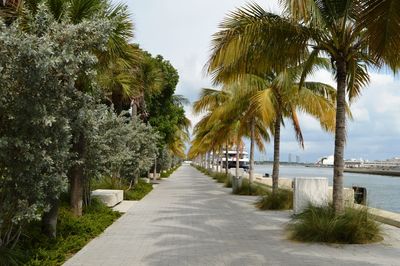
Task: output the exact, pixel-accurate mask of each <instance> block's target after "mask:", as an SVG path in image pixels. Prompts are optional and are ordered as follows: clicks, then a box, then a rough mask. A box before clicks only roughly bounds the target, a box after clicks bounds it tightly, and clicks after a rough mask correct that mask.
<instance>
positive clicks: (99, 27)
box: [0, 8, 110, 248]
mask: <svg viewBox="0 0 400 266" xmlns="http://www.w3.org/2000/svg"><path fill="white" fill-rule="evenodd" d="M47 14H48V13H47V11H46V10H45V9H44V8H41V9H40V10H38V12H37V13H36V14H35V15H32V16H28V17H27V18H26V19H25V20H24V21H20V22H18V23H14V24H13V25H11V26H9V27H7V26H5V24H3V23H2V22H0V125H1V126H0V248H1V247H9V248H12V247H13V246H14V245H15V244H16V243H17V241H18V239H19V237H20V235H21V232H22V230H23V228H24V226H25V225H26V224H27V223H29V222H31V221H33V220H38V219H40V218H41V216H42V215H43V214H44V217H43V220H44V221H46V220H48V225H50V226H49V228H50V230H52V229H51V223H54V219H47V218H46V214H49V213H50V214H52V215H50V217H54V214H55V217H57V206H56V205H57V204H54V202H57V201H58V198H59V196H60V193H61V192H62V191H63V190H65V189H66V185H67V182H66V175H67V170H68V168H69V162H70V158H71V154H70V149H71V147H70V146H71V136H72V134H71V133H72V132H71V125H70V121H69V114H70V113H71V112H74V110H71V109H70V108H71V106H73V104H72V103H74V102H75V101H76V99H79V98H80V97H81V95H80V94H79V93H78V92H77V91H76V90H75V82H76V80H77V76H78V74H80V73H82V72H83V73H85V75H87V80H89V81H90V80H91V79H92V76H93V69H94V65H95V63H96V57H95V56H94V55H93V54H92V53H91V51H92V50H93V49H94V48H99V49H101V48H102V47H103V46H104V44H105V43H106V40H107V37H108V34H109V33H108V32H109V31H110V23H109V22H107V21H104V20H97V21H85V22H82V23H80V24H79V25H71V24H66V23H58V22H56V21H55V20H54V19H52V17H51V16H49V15H47ZM53 207H54V208H53ZM52 209H53V210H52ZM49 233H50V234H55V231H54V230H53V231H52V232H49Z"/></svg>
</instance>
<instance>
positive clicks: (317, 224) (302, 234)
mask: <svg viewBox="0 0 400 266" xmlns="http://www.w3.org/2000/svg"><path fill="white" fill-rule="evenodd" d="M288 229H289V232H290V238H291V239H295V240H300V241H307V242H328V243H343V244H344V243H345V244H365V243H371V242H377V241H380V240H382V236H381V229H380V227H379V224H378V223H377V222H375V221H374V220H373V219H371V218H370V217H369V214H368V210H367V208H363V209H353V208H346V209H345V212H344V213H343V214H341V215H335V210H334V208H333V206H327V207H315V206H309V207H308V208H307V209H306V210H305V211H304V212H303V213H301V214H299V215H296V216H294V218H293V220H292V222H291V223H290V224H289V226H288Z"/></svg>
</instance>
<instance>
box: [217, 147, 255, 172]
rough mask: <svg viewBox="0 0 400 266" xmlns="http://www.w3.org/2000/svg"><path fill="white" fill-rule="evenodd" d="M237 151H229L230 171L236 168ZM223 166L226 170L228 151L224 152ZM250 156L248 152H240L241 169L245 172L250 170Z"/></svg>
mask: <svg viewBox="0 0 400 266" xmlns="http://www.w3.org/2000/svg"><path fill="white" fill-rule="evenodd" d="M236 158H237V156H236V150H228V169H229V168H236ZM221 159H222V165H223V167H224V168H225V166H226V151H223V152H222V158H221ZM249 162H250V160H249V154H248V152H246V151H242V152H239V168H243V169H245V170H248V169H249Z"/></svg>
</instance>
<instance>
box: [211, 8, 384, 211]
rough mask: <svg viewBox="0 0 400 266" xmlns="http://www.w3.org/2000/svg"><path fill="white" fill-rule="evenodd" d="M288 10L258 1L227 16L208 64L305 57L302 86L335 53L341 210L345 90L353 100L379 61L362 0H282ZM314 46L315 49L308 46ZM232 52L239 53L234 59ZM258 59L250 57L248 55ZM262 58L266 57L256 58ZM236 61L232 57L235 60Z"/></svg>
mask: <svg viewBox="0 0 400 266" xmlns="http://www.w3.org/2000/svg"><path fill="white" fill-rule="evenodd" d="M283 2H284V3H285V7H286V10H285V11H286V12H285V15H283V16H279V15H276V14H272V13H269V12H267V11H265V10H264V9H262V8H261V7H260V6H259V5H257V4H251V5H248V6H247V7H245V8H241V9H239V10H237V11H236V12H233V13H231V15H230V16H229V17H228V18H227V19H226V20H225V21H224V23H223V24H222V26H221V31H220V32H218V33H217V34H216V35H215V36H214V45H215V48H214V50H213V56H212V58H211V60H210V62H211V63H210V68H211V70H212V69H214V70H215V71H217V70H218V66H222V67H223V69H224V70H225V72H226V73H228V74H229V73H232V72H236V73H238V74H242V73H245V72H247V71H248V70H249V69H251V70H252V71H253V70H254V71H255V72H256V73H260V74H262V73H268V72H269V71H271V70H272V71H276V72H278V73H279V72H281V71H282V70H283V69H285V68H287V67H288V66H296V64H298V63H299V62H305V67H304V69H303V74H302V77H301V79H300V86H301V85H302V83H303V81H304V78H305V76H306V74H307V73H308V71H309V70H310V68H311V66H312V62H313V61H314V60H315V58H317V57H318V56H319V55H320V54H325V55H328V56H329V58H330V59H331V62H332V65H333V69H334V73H335V76H336V80H337V97H336V105H337V106H336V128H335V166H334V192H333V201H334V206H335V210H336V212H337V213H340V212H342V211H343V208H344V202H343V167H344V164H343V158H344V157H343V156H344V154H343V152H344V144H345V128H346V127H345V121H346V94H347V95H348V98H349V100H350V102H351V101H352V100H354V99H355V98H356V97H357V96H358V95H359V94H360V91H361V88H362V87H363V86H364V85H366V84H367V83H368V81H369V77H368V72H367V66H368V65H371V64H376V62H375V60H374V58H373V57H371V56H370V55H369V54H368V39H366V36H367V35H365V34H363V28H362V27H358V25H359V22H360V14H359V13H358V11H359V5H358V4H359V1H351V0H341V1H337V0H335V1H334V0H324V1H294V0H293V1H289V0H288V1H283ZM310 50H311V52H310ZM232 55H234V57H235V58H237V59H242V60H241V61H240V62H241V63H240V62H239V61H238V60H236V61H233V60H232ZM252 58H253V59H256V60H250V59H252ZM259 58H263V59H264V60H258V61H257V59H259ZM232 62H234V63H232Z"/></svg>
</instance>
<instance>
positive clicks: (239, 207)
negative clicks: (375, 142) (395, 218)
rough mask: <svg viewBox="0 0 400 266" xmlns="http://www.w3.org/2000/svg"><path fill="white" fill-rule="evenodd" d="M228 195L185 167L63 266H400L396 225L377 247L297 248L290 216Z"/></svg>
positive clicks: (299, 245)
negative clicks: (290, 229) (289, 225)
mask: <svg viewBox="0 0 400 266" xmlns="http://www.w3.org/2000/svg"><path fill="white" fill-rule="evenodd" d="M229 192H230V189H227V188H223V187H222V186H221V185H220V184H217V183H215V182H214V181H213V180H211V179H210V178H209V177H206V176H204V175H203V174H201V173H200V172H198V171H197V170H195V169H194V168H192V167H190V166H185V165H184V166H182V167H181V168H180V169H178V170H177V171H176V172H175V173H174V174H173V175H172V176H171V177H170V178H168V179H166V180H163V181H161V183H160V185H158V186H157V188H156V189H154V190H153V191H152V192H151V193H150V194H149V195H147V196H146V197H145V198H144V199H143V200H141V201H140V202H138V203H137V204H135V205H134V206H133V207H132V208H131V209H129V211H128V212H127V213H126V214H125V215H123V216H122V217H121V218H120V219H119V220H118V221H116V222H115V223H114V224H113V225H111V226H110V227H109V228H108V229H107V230H106V231H105V232H104V233H103V234H102V235H100V236H99V237H98V238H96V239H94V240H92V241H91V242H90V243H89V244H88V245H87V246H85V247H84V248H83V249H82V250H81V251H80V252H78V253H77V254H76V255H75V256H73V257H72V258H71V259H70V260H69V261H67V262H66V263H65V264H64V265H67V266H76V265H84V266H89V265H96V266H97V265H133V266H137V265H171V266H178V265H400V229H398V228H395V227H390V226H383V228H384V230H385V233H386V237H385V241H383V242H382V243H377V244H370V245H324V244H305V243H297V242H293V241H289V240H287V239H286V237H285V231H284V227H285V225H286V224H287V222H288V221H289V219H290V214H291V213H290V212H272V211H265V212H263V211H258V210H257V209H256V208H255V207H254V206H253V205H252V204H253V202H254V201H255V199H256V198H255V197H248V196H234V195H231V194H229Z"/></svg>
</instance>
